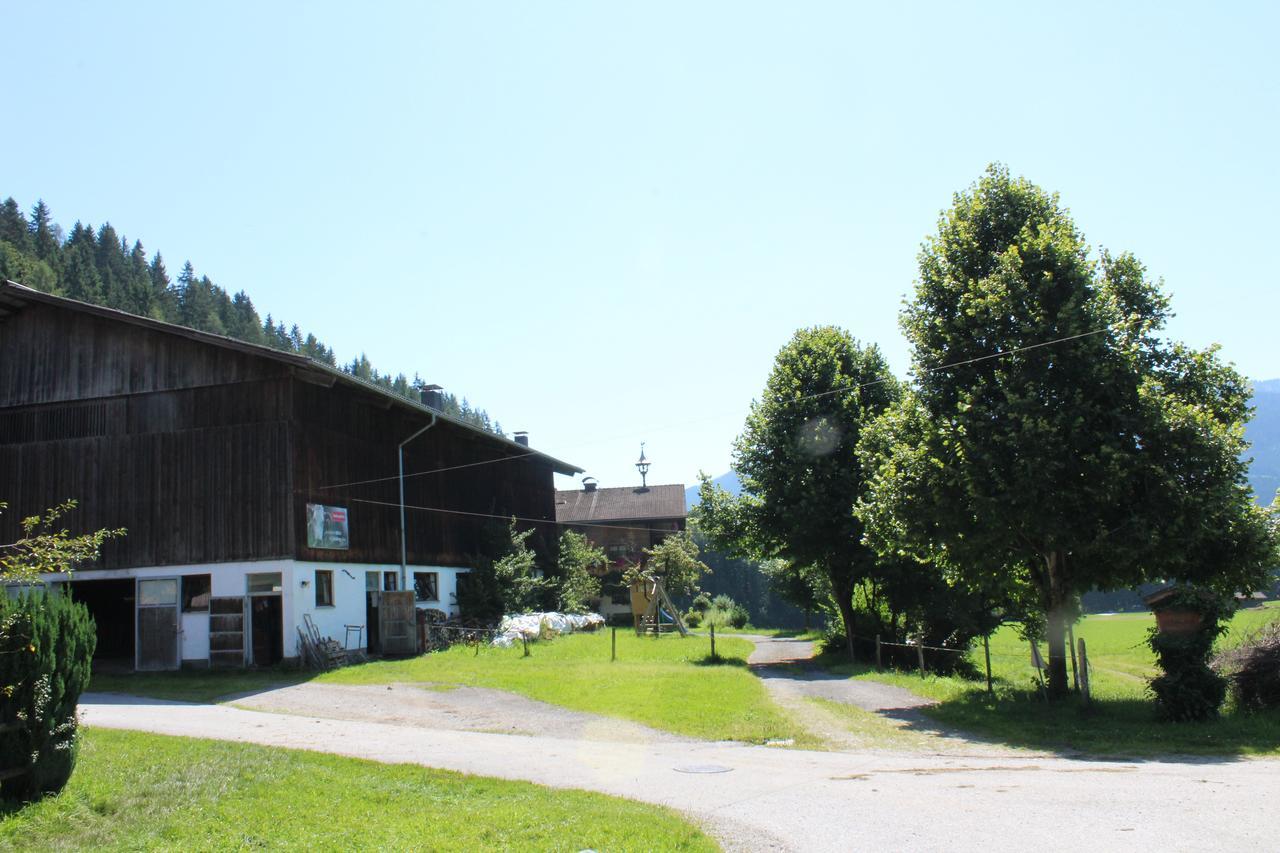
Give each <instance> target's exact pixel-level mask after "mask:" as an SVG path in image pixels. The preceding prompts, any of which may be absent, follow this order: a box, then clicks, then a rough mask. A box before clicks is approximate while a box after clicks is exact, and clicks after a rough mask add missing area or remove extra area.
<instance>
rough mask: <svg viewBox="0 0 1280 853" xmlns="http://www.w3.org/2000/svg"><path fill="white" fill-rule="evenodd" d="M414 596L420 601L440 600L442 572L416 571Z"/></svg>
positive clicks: (414, 575)
mask: <svg viewBox="0 0 1280 853" xmlns="http://www.w3.org/2000/svg"><path fill="white" fill-rule="evenodd" d="M413 597H414V598H416V599H417V600H418V601H439V600H440V574H439V573H438V572H414V573H413Z"/></svg>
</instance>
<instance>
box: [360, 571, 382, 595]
mask: <svg viewBox="0 0 1280 853" xmlns="http://www.w3.org/2000/svg"><path fill="white" fill-rule="evenodd" d="M380 583H382V575H381V573H380V572H365V573H364V591H365V592H377V591H378V590H379V589H381V587H380V586H378V584H380Z"/></svg>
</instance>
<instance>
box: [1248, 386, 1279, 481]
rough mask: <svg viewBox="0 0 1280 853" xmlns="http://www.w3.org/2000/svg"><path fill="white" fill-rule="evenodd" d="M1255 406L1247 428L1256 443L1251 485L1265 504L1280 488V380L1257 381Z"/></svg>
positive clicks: (1250, 469) (1254, 396)
mask: <svg viewBox="0 0 1280 853" xmlns="http://www.w3.org/2000/svg"><path fill="white" fill-rule="evenodd" d="M1253 405H1254V408H1255V410H1256V411H1255V412H1254V414H1253V420H1252V421H1250V422H1249V426H1247V427H1246V428H1245V431H1244V434H1245V437H1246V438H1248V439H1249V443H1250V444H1252V445H1253V451H1252V453H1253V464H1252V465H1250V466H1249V484H1250V485H1251V486H1253V493H1254V494H1255V495H1256V496H1257V498H1258V503H1260V504H1263V505H1264V506H1265V505H1267V504H1270V503H1271V501H1272V499H1273V498H1274V497H1275V494H1276V489H1280V379H1268V380H1266V381H1265V382H1255V383H1253Z"/></svg>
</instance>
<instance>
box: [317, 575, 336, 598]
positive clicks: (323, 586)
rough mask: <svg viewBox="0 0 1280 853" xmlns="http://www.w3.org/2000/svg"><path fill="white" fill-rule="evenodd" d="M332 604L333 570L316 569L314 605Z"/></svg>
mask: <svg viewBox="0 0 1280 853" xmlns="http://www.w3.org/2000/svg"><path fill="white" fill-rule="evenodd" d="M332 606H333V572H331V571H329V570H328V569H317V570H316V607H332Z"/></svg>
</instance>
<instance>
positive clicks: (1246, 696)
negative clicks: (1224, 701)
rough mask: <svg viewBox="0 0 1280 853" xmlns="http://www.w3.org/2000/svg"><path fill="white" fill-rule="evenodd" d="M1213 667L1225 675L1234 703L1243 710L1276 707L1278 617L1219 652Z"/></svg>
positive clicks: (1279, 691) (1279, 703)
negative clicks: (1231, 646)
mask: <svg viewBox="0 0 1280 853" xmlns="http://www.w3.org/2000/svg"><path fill="white" fill-rule="evenodd" d="M1213 668H1214V670H1215V671H1217V672H1218V673H1219V674H1221V675H1224V676H1226V678H1227V681H1228V684H1229V685H1230V689H1231V693H1232V695H1233V696H1234V697H1235V701H1236V704H1237V705H1238V706H1239V707H1240V708H1243V709H1244V710H1247V711H1261V710H1266V709H1271V710H1280V619H1277V620H1275V621H1272V622H1269V623H1267V624H1266V625H1263V626H1262V627H1261V628H1259V629H1258V630H1256V631H1254V632H1253V633H1251V634H1249V636H1247V637H1245V638H1244V641H1243V642H1241V643H1240V645H1239V646H1237V647H1236V648H1234V649H1229V650H1228V651H1225V652H1223V653H1221V654H1219V655H1218V656H1217V657H1216V658H1215V659H1214V662H1213Z"/></svg>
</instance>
